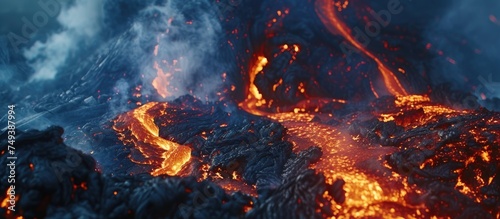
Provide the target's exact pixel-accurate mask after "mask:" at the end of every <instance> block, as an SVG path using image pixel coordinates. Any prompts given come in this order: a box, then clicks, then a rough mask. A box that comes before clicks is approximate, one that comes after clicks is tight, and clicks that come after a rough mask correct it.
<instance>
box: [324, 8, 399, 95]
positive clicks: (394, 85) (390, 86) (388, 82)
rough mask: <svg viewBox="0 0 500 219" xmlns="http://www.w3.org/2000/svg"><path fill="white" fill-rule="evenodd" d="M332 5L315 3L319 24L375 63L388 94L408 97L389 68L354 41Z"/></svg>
mask: <svg viewBox="0 0 500 219" xmlns="http://www.w3.org/2000/svg"><path fill="white" fill-rule="evenodd" d="M333 3H334V2H333V1H332V0H318V1H316V5H315V8H316V13H317V14H318V16H319V18H320V20H321V22H323V24H324V25H325V26H326V28H327V29H328V30H329V31H330V32H331V33H332V34H340V35H342V36H343V37H344V38H345V39H346V40H347V41H349V43H351V44H352V45H353V46H354V47H356V49H358V50H359V51H361V52H362V53H363V54H365V55H366V56H368V57H369V58H371V59H372V60H373V61H375V63H377V66H378V70H379V71H380V73H381V74H382V78H383V80H384V84H385V86H386V88H387V90H388V91H389V93H391V94H392V95H394V96H406V95H408V93H407V92H406V90H405V89H404V88H403V86H402V85H401V83H400V82H399V80H398V78H397V77H396V76H395V75H394V73H393V72H392V71H391V70H389V68H388V67H387V66H385V65H384V63H382V61H381V60H380V59H379V58H377V57H376V56H375V55H373V53H371V52H370V51H368V50H366V48H364V47H363V45H361V44H360V43H359V42H358V41H357V40H356V39H354V37H353V36H352V35H351V30H350V29H349V28H348V27H347V25H346V24H344V23H343V22H342V21H341V20H340V19H339V18H338V17H337V15H336V14H335V7H334V5H333ZM374 95H375V96H378V94H377V93H376V92H374Z"/></svg>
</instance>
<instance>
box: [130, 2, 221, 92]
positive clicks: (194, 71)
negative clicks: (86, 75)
mask: <svg viewBox="0 0 500 219" xmlns="http://www.w3.org/2000/svg"><path fill="white" fill-rule="evenodd" d="M213 7H214V6H213V4H211V3H209V2H208V1H190V2H180V1H167V2H166V3H165V5H153V6H149V7H147V8H145V9H144V10H143V11H141V12H140V14H141V17H142V18H144V19H142V20H139V21H136V22H135V23H134V26H133V30H134V31H135V32H136V33H137V36H138V37H137V38H138V39H140V40H148V41H149V42H146V45H147V46H149V47H151V48H152V47H154V46H156V47H157V48H156V49H154V50H151V51H150V54H149V55H150V56H152V58H151V60H153V61H151V60H147V61H146V62H145V63H141V66H143V69H144V74H145V77H144V79H143V84H145V85H149V86H147V87H152V85H151V83H152V81H153V80H154V78H155V77H157V76H158V69H161V71H162V73H161V76H163V77H165V78H164V79H163V81H164V82H165V83H160V86H161V87H160V88H161V89H165V90H166V92H167V93H168V96H167V95H164V97H165V96H166V98H167V99H170V98H175V97H178V96H181V95H184V94H192V95H195V96H197V97H199V98H205V97H207V98H208V97H209V96H214V95H215V94H214V93H215V91H216V88H217V87H218V86H219V84H220V83H221V82H222V81H221V79H220V78H221V74H222V72H223V71H224V70H223V68H224V65H223V63H217V60H216V59H215V55H216V52H217V50H216V48H217V43H218V41H219V37H220V36H221V35H222V28H221V25H220V23H219V20H218V17H217V16H216V15H215V12H214V10H213ZM140 40H139V41H138V42H137V43H139V44H141V43H142V42H141V41H140ZM142 45H144V44H142ZM142 47H144V46H142ZM153 53H154V54H153ZM154 62H156V64H157V66H156V67H154V65H155V64H154ZM163 74H164V75H163ZM160 81H162V80H160ZM145 92H148V91H147V90H146V91H145ZM150 92H153V93H156V91H150Z"/></svg>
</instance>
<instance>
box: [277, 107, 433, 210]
mask: <svg viewBox="0 0 500 219" xmlns="http://www.w3.org/2000/svg"><path fill="white" fill-rule="evenodd" d="M313 117H314V116H313V115H311V114H307V113H278V114H273V115H270V116H269V118H271V119H273V120H276V121H278V122H280V123H281V124H283V125H284V126H285V127H286V128H287V129H288V137H289V139H288V140H289V141H291V142H292V143H293V144H294V150H295V151H300V150H304V149H306V148H307V147H309V146H312V145H316V146H319V147H321V150H322V151H323V156H322V157H321V159H320V161H319V162H318V163H316V164H314V165H312V168H313V169H315V170H316V171H317V172H320V173H323V174H324V175H325V177H326V179H327V182H328V183H333V182H334V181H335V180H336V179H337V178H342V179H344V180H345V182H346V184H345V186H344V189H345V190H346V202H345V203H344V204H342V205H337V204H335V203H333V207H334V208H333V209H332V210H333V211H334V212H335V213H336V214H337V215H344V216H352V217H353V218H370V217H375V218H377V217H380V216H382V215H383V216H384V218H398V217H400V218H419V217H421V215H422V213H423V212H424V210H423V208H422V207H421V206H410V205H408V204H407V203H406V201H405V199H404V197H405V195H406V194H407V193H408V191H410V190H414V188H410V186H409V185H408V184H407V182H406V181H405V180H403V178H402V177H401V176H399V175H398V174H396V173H393V172H391V171H388V170H387V169H385V168H384V167H383V162H382V161H381V159H382V156H383V155H385V154H390V153H393V152H394V151H396V150H397V149H396V148H389V147H360V146H359V145H358V144H357V142H356V141H354V140H353V139H352V138H351V136H350V135H349V134H348V133H347V131H346V130H344V129H343V128H340V127H332V126H328V125H323V124H319V123H315V122H311V120H312V119H313Z"/></svg>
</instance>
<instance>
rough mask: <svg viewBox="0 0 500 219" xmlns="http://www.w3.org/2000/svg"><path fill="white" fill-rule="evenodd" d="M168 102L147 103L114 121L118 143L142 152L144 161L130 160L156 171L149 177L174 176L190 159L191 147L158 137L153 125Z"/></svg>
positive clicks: (156, 127) (157, 129) (157, 131)
mask: <svg viewBox="0 0 500 219" xmlns="http://www.w3.org/2000/svg"><path fill="white" fill-rule="evenodd" d="M167 107H168V104H167V103H158V102H150V103H147V104H144V105H143V106H141V107H139V108H137V109H134V110H132V111H129V112H127V113H124V114H121V115H119V116H118V117H117V118H116V119H115V120H114V125H113V129H114V130H115V131H116V132H117V133H118V135H119V138H120V140H122V141H123V142H124V143H130V144H132V145H134V146H135V149H137V150H139V151H140V152H141V156H143V157H144V159H143V160H139V159H137V158H134V157H132V156H129V157H130V159H131V160H132V161H134V162H136V163H140V164H150V165H152V166H153V167H155V169H153V170H152V171H151V174H152V175H154V176H156V175H160V174H168V175H175V174H177V173H178V172H179V171H180V170H181V169H182V167H183V166H184V165H185V164H186V163H188V161H189V160H190V158H191V148H190V147H187V146H183V145H179V144H177V143H175V142H173V141H168V140H166V139H163V138H161V137H159V128H158V126H156V124H155V123H154V119H155V117H157V116H160V115H162V113H163V112H164V110H165V109H166V108H167Z"/></svg>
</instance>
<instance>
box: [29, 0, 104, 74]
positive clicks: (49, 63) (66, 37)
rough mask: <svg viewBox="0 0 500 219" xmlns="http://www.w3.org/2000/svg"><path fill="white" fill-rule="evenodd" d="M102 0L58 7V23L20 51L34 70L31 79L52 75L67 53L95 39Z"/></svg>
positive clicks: (79, 1)
mask: <svg viewBox="0 0 500 219" xmlns="http://www.w3.org/2000/svg"><path fill="white" fill-rule="evenodd" d="M102 6H103V1H85V0H76V1H75V3H74V4H73V5H71V6H69V7H68V8H67V9H66V10H64V9H63V10H62V11H61V13H60V14H59V16H58V17H57V21H58V22H59V23H60V25H61V26H62V30H61V31H58V32H56V33H54V34H52V35H51V36H49V38H48V39H47V40H46V41H45V42H42V41H37V42H35V43H34V44H33V46H31V47H30V48H27V49H26V50H25V51H24V56H25V57H26V59H27V60H28V62H29V63H30V66H31V67H32V68H33V69H34V70H35V73H34V75H33V76H32V77H31V80H46V79H54V77H55V76H56V75H57V74H58V71H59V70H60V68H61V67H63V66H64V65H65V64H66V63H67V61H68V60H69V58H70V56H71V55H73V54H77V53H78V52H79V51H80V50H81V49H82V48H85V46H88V45H90V44H92V43H94V42H95V37H96V36H97V35H98V34H99V32H100V31H101V27H102V25H101V24H102Z"/></svg>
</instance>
